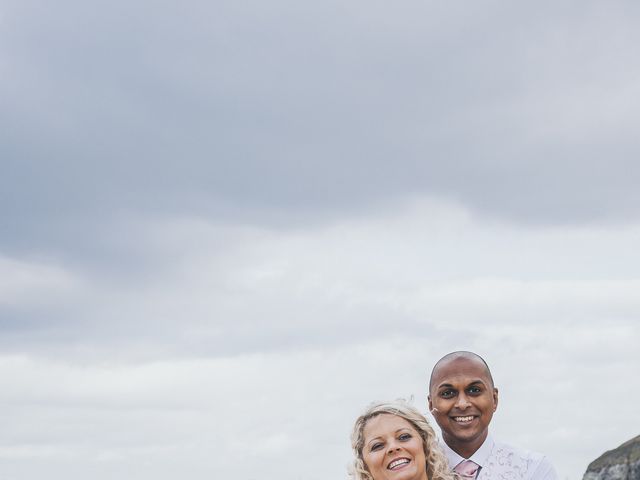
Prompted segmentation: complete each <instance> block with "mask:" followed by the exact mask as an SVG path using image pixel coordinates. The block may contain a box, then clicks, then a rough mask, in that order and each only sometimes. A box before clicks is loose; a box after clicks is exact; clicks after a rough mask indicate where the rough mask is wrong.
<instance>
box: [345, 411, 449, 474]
mask: <svg viewBox="0 0 640 480" xmlns="http://www.w3.org/2000/svg"><path fill="white" fill-rule="evenodd" d="M351 446H352V448H353V453H354V455H355V460H354V462H353V466H352V468H351V469H350V470H351V472H350V473H351V476H352V477H353V478H354V480H457V479H458V477H457V476H456V475H455V474H454V473H453V472H451V470H450V469H449V465H448V463H447V459H446V458H445V456H444V454H443V453H442V451H441V450H440V447H439V445H438V440H437V438H436V434H435V432H434V430H433V428H431V425H429V423H428V422H427V419H426V418H425V417H424V415H422V414H421V413H420V412H419V411H418V410H417V409H416V408H415V407H413V406H411V405H409V404H408V403H407V402H405V401H402V400H396V401H393V402H385V403H376V404H373V405H371V406H370V407H369V408H368V409H367V410H366V411H365V412H364V413H363V414H362V415H361V416H360V417H358V419H357V420H356V423H355V425H354V426H353V433H352V434H351Z"/></svg>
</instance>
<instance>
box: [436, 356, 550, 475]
mask: <svg viewBox="0 0 640 480" xmlns="http://www.w3.org/2000/svg"><path fill="white" fill-rule="evenodd" d="M497 408H498V389H497V388H496V387H495V386H494V384H493V377H492V376H491V371H490V370H489V366H488V365H487V363H486V362H485V361H484V360H483V359H482V357H480V356H479V355H477V354H475V353H472V352H453V353H449V354H447V355H445V356H444V357H442V358H441V359H440V360H438V362H437V363H436V365H435V366H434V367H433V371H432V372H431V379H430V381H429V410H430V411H431V414H432V415H433V417H434V418H435V419H436V422H437V423H438V425H439V426H440V428H441V430H442V439H443V440H444V445H443V448H444V450H445V454H446V455H447V459H448V460H449V465H450V466H451V468H453V470H455V471H456V472H458V474H460V476H461V477H462V478H463V479H469V480H474V479H478V480H494V479H495V480H497V479H503V478H509V479H512V480H557V478H558V476H557V474H556V472H555V470H554V468H553V465H552V464H551V462H550V461H549V459H548V458H546V457H545V456H544V455H541V454H539V453H534V452H529V451H526V450H521V449H518V448H515V447H512V446H510V445H507V444H504V443H501V442H497V441H495V440H494V439H493V438H492V437H491V435H489V424H490V423H491V418H492V417H493V413H494V412H495V411H496V409H497Z"/></svg>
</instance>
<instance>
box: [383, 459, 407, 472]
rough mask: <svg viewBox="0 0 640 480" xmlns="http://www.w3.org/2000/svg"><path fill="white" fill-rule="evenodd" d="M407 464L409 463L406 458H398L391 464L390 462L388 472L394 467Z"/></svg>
mask: <svg viewBox="0 0 640 480" xmlns="http://www.w3.org/2000/svg"><path fill="white" fill-rule="evenodd" d="M407 463H409V459H408V458H399V459H398V460H394V461H393V462H391V463H390V464H389V466H388V467H387V468H388V469H389V470H393V469H394V468H395V467H397V466H399V465H404V464H407Z"/></svg>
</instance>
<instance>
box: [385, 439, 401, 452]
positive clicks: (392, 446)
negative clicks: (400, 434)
mask: <svg viewBox="0 0 640 480" xmlns="http://www.w3.org/2000/svg"><path fill="white" fill-rule="evenodd" d="M398 450H400V445H398V444H397V443H395V442H392V443H390V444H389V449H388V450H387V453H393V452H396V451H398Z"/></svg>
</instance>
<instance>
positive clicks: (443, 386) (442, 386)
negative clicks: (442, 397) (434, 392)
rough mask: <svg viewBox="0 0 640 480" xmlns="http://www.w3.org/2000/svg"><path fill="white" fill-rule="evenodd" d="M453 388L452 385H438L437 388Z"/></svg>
mask: <svg viewBox="0 0 640 480" xmlns="http://www.w3.org/2000/svg"><path fill="white" fill-rule="evenodd" d="M445 387H447V388H453V385H451V384H450V383H441V384H440V385H438V388H445Z"/></svg>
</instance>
